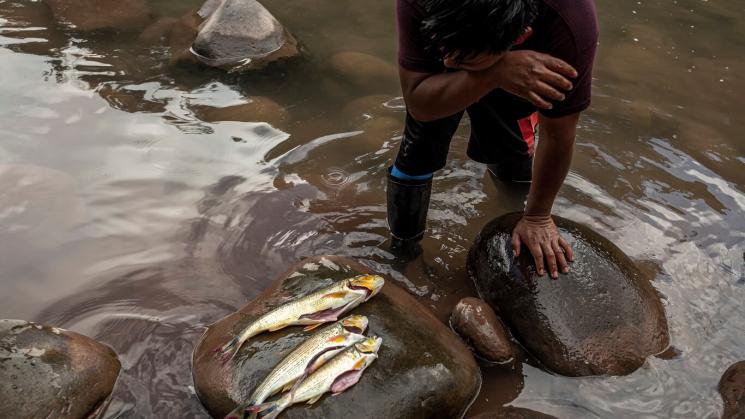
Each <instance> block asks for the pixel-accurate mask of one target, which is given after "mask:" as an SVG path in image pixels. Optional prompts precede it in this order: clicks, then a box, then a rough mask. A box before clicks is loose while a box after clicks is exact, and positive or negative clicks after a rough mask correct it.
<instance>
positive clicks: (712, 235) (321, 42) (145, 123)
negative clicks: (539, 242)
mask: <svg viewBox="0 0 745 419" xmlns="http://www.w3.org/2000/svg"><path fill="white" fill-rule="evenodd" d="M148 3H149V4H150V6H151V7H152V9H153V10H154V12H155V13H157V14H159V15H160V16H173V17H178V16H181V15H182V14H184V13H186V12H187V11H188V10H189V9H191V8H194V7H197V6H199V2H198V1H194V0H188V1H175V0H169V1H165V0H164V1H157V2H156V1H154V0H152V1H149V2H148ZM265 4H266V6H267V8H269V9H270V10H271V11H272V12H273V13H275V14H276V15H277V17H278V18H279V19H280V20H281V21H283V22H284V23H285V24H286V25H287V26H288V27H289V28H290V30H291V31H292V32H293V33H294V34H295V35H296V36H297V38H298V39H299V40H300V41H301V42H302V43H303V44H304V46H305V47H306V48H307V50H308V51H309V52H310V53H311V55H310V58H309V59H308V60H307V61H305V62H303V63H301V64H299V65H296V66H290V67H287V68H284V69H282V70H281V71H272V72H270V73H263V74H259V75H252V76H244V77H236V76H226V75H224V74H223V73H221V72H218V71H210V70H206V69H200V70H194V69H188V68H180V69H173V68H170V67H169V66H168V54H167V53H168V51H167V48H164V47H157V46H155V47H153V46H149V45H147V44H145V43H143V42H140V41H138V40H137V37H138V34H137V32H138V31H134V33H122V34H117V35H116V36H112V35H110V34H106V33H96V34H90V33H89V34H81V33H75V32H73V31H70V30H69V28H66V27H64V26H63V25H59V24H57V23H55V22H54V21H53V20H52V19H51V17H50V14H49V12H48V10H47V9H46V7H45V5H44V4H43V3H42V2H35V1H19V0H0V138H1V139H2V140H1V141H0V243H2V245H1V246H2V250H1V251H0V287H1V289H2V292H1V293H0V317H1V318H23V319H28V320H35V321H39V322H44V323H49V324H53V325H56V326H60V327H66V328H69V329H72V330H74V331H77V332H80V333H83V334H86V335H88V336H91V337H94V338H96V339H99V340H101V341H103V342H105V343H107V344H109V345H111V346H112V347H113V348H114V349H115V350H116V351H117V353H119V354H120V356H121V359H122V363H123V374H122V376H121V379H120V381H119V384H118V387H117V389H116V391H115V394H114V398H113V401H112V404H111V406H110V408H109V410H108V413H107V417H112V418H114V417H126V418H135V417H169V416H180V417H205V416H206V413H205V411H204V409H203V408H202V406H201V405H200V403H199V401H198V400H197V398H196V396H195V393H194V389H193V387H192V380H191V376H190V372H189V370H190V365H189V362H190V355H191V351H192V348H193V345H194V343H195V342H196V340H197V338H198V337H199V335H200V334H201V333H202V331H203V330H204V327H205V325H207V324H210V323H211V322H214V321H215V320H217V319H219V318H221V317H223V316H225V315H227V314H229V313H231V312H232V311H234V310H235V309H236V308H238V307H240V306H242V305H243V304H244V303H245V302H246V301H247V300H249V299H251V298H253V297H254V296H256V295H257V294H259V292H260V291H261V290H263V289H264V288H265V287H267V286H268V284H269V282H270V281H271V280H273V279H274V278H275V277H276V276H277V275H278V274H279V273H281V272H282V271H284V270H285V269H286V268H287V267H288V266H290V265H291V264H292V263H294V262H295V261H297V260H298V259H299V258H301V257H304V256H309V255H317V254H327V253H330V254H337V255H345V256H352V257H355V258H358V259H359V260H361V261H363V262H364V263H365V264H367V265H369V266H371V267H373V268H375V269H378V270H379V271H381V272H383V273H386V274H388V275H391V276H392V277H393V278H394V279H395V280H396V281H398V282H399V283H400V284H401V285H402V286H404V287H406V288H407V289H409V290H410V291H411V292H412V293H414V294H415V295H417V296H418V298H420V300H421V301H422V302H424V303H425V304H426V305H428V306H429V307H431V308H432V309H433V310H434V311H435V312H436V313H437V314H438V316H439V317H440V318H442V319H443V320H444V319H446V318H447V313H448V312H449V310H450V309H451V308H452V307H453V306H454V304H455V303H456V302H457V301H458V300H459V299H460V298H461V297H463V296H466V295H471V294H472V293H473V289H472V287H471V285H470V284H468V283H467V282H466V280H465V266H464V265H465V259H466V252H467V249H468V247H469V246H470V244H471V242H472V239H473V237H474V236H475V235H476V234H477V232H478V231H479V230H480V229H481V227H482V226H483V225H484V224H486V223H487V222H488V221H489V220H490V219H491V218H493V217H495V216H497V215H499V214H502V213H505V212H508V211H514V210H517V209H519V208H520V206H521V204H522V201H523V196H522V195H521V192H520V191H514V190H510V189H509V188H505V187H504V186H501V185H500V186H496V185H494V184H493V183H492V182H491V180H490V179H489V177H488V176H486V174H485V170H484V167H483V166H482V165H479V164H476V163H474V162H471V161H469V160H468V159H467V158H466V156H465V144H466V139H467V133H468V127H467V124H468V122H467V121H465V122H464V124H463V127H462V129H461V130H460V131H459V133H458V135H457V137H456V138H455V140H454V142H453V145H452V147H451V158H450V161H449V164H448V166H447V168H446V169H444V170H443V171H441V172H440V173H438V176H437V179H436V182H435V187H434V192H433V197H432V209H431V212H430V223H429V226H430V228H429V230H428V233H427V235H426V237H425V239H424V242H423V246H424V255H423V257H422V258H421V259H419V260H415V261H414V262H411V263H408V264H403V263H401V262H400V261H397V260H396V258H394V257H393V255H391V254H390V253H389V252H388V250H387V245H388V242H387V230H386V224H385V201H384V179H385V178H384V175H385V168H386V167H387V166H388V165H389V164H390V163H391V161H392V159H393V158H394V156H395V152H396V147H397V144H398V141H399V138H400V135H401V127H402V119H403V107H402V101H401V99H400V97H399V96H400V91H399V88H398V85H397V81H396V80H395V79H390V80H388V79H382V80H378V81H376V82H375V83H366V84H364V85H360V84H356V83H355V82H354V79H353V78H348V77H344V76H343V75H339V74H337V73H335V72H334V70H333V69H332V68H331V66H330V65H329V62H330V57H331V55H332V54H334V53H336V52H341V51H361V52H365V53H368V54H372V55H375V56H378V57H381V58H383V59H384V60H386V61H388V62H389V63H390V64H394V63H395V58H394V57H395V48H396V45H395V26H394V8H393V4H394V2H392V1H386V2H360V1H348V0H342V1H330V0H328V1H322V0H297V1H293V2H291V5H290V4H288V3H287V2H282V1H279V0H267V1H265ZM598 9H599V13H600V20H601V25H602V38H601V45H600V50H599V56H598V61H597V68H596V72H595V80H594V86H595V88H594V93H595V97H594V103H593V107H592V108H591V109H590V110H589V111H588V112H586V113H585V114H584V116H583V118H582V121H581V129H580V131H579V136H578V139H577V145H576V150H577V153H576V156H575V160H574V163H573V166H572V172H571V174H570V175H569V178H568V179H567V182H566V184H565V186H564V187H563V189H562V190H561V193H560V196H559V198H558V199H557V201H556V206H555V212H556V213H557V214H560V215H562V216H564V217H566V218H569V219H572V220H575V221H578V222H581V223H584V224H586V225H589V226H591V227H592V228H594V229H595V230H596V231H598V232H599V233H600V234H603V235H604V236H606V237H608V238H610V239H611V240H613V241H614V242H615V243H617V244H618V246H619V247H620V248H621V249H623V250H624V251H625V252H627V253H628V254H629V256H631V257H632V258H633V259H634V260H635V261H637V262H638V263H639V264H640V265H641V266H642V267H643V269H644V270H645V271H647V272H649V273H650V274H653V275H654V277H655V287H656V288H657V289H658V290H659V291H660V292H661V293H662V295H663V296H664V303H665V306H666V309H667V314H668V318H669V321H670V326H671V338H672V342H673V344H674V346H675V348H676V349H677V355H674V356H672V357H667V358H668V359H662V358H652V359H650V360H649V361H648V362H647V364H646V365H645V366H644V367H642V368H641V369H639V370H638V371H636V372H635V373H633V374H631V375H630V376H627V377H617V378H603V377H592V378H582V379H570V378H564V377H560V376H554V375H550V374H547V373H545V372H543V371H541V370H540V369H538V368H536V367H535V366H532V365H531V363H522V364H520V365H519V366H518V367H516V368H514V369H513V368H504V367H496V366H493V367H486V366H485V367H484V369H483V371H484V375H485V383H484V387H483V389H482V392H481V395H480V396H479V399H478V400H477V402H476V404H475V405H474V407H473V409H472V412H473V413H478V412H483V411H487V410H489V408H490V407H495V406H501V405H503V404H508V403H509V404H512V405H514V406H519V407H524V408H531V409H535V410H539V411H542V412H545V413H550V414H554V415H556V416H559V417H588V418H594V417H635V418H638V417H650V418H651V417H674V418H690V417H718V416H719V414H720V413H721V411H722V402H721V400H720V398H719V396H718V394H717V392H716V384H717V382H718V380H719V377H720V375H721V373H722V372H723V371H724V370H725V369H726V367H727V366H728V365H730V364H732V363H733V362H735V361H738V360H742V359H745V349H743V348H745V308H744V306H743V304H742V301H745V273H744V271H745V261H744V260H743V252H744V251H745V216H744V215H745V140H743V137H742V135H743V134H742V133H743V131H744V128H745V122H744V121H745V120H743V119H742V109H743V105H744V104H745V100H744V99H743V98H742V93H743V92H745V80H743V70H745V68H744V67H745V65H744V63H743V60H742V58H741V57H742V56H743V54H745V41H744V40H745V26H744V25H742V21H743V20H744V19H745V2H743V1H742V0H737V1H728V2H724V1H703V2H702V1H693V0H678V1H644V2H636V1H606V0H599V1H598ZM141 29H144V28H141ZM259 96H260V97H265V98H269V99H270V100H272V101H273V102H275V103H277V104H278V105H279V106H270V105H267V106H264V108H263V109H264V111H262V112H264V113H257V115H260V117H261V118H262V119H260V120H257V121H252V122H240V121H228V122H205V121H204V120H202V119H205V120H212V121H214V120H216V119H215V117H214V115H212V116H211V117H209V118H206V117H204V115H205V114H204V113H200V112H199V107H200V106H202V107H204V106H213V107H220V106H229V105H237V104H241V103H245V102H247V101H249V100H251V98H256V97H259ZM361 98H366V99H361ZM200 115H201V117H202V119H200ZM218 119H219V117H218ZM267 122H269V123H267Z"/></svg>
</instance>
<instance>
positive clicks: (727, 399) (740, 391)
mask: <svg viewBox="0 0 745 419" xmlns="http://www.w3.org/2000/svg"><path fill="white" fill-rule="evenodd" d="M719 394H721V395H722V400H724V413H723V414H722V419H745V361H740V362H738V363H736V364H734V365H732V366H731V367H729V368H727V371H725V372H724V375H722V379H721V380H720V381H719Z"/></svg>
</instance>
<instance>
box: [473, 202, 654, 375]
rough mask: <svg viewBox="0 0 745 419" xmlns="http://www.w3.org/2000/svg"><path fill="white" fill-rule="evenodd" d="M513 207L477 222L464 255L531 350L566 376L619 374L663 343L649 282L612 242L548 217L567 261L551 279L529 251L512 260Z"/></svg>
mask: <svg viewBox="0 0 745 419" xmlns="http://www.w3.org/2000/svg"><path fill="white" fill-rule="evenodd" d="M519 219H520V214H518V213H513V214H507V215H505V216H502V217H499V218H497V219H496V220H494V221H492V222H491V223H489V224H488V225H487V226H486V227H484V229H483V231H482V232H481V234H480V235H479V236H478V237H477V238H476V242H475V244H474V246H473V248H472V249H471V252H470V254H469V261H468V268H469V273H470V275H471V277H472V279H473V280H474V282H475V284H476V288H477V289H478V291H479V294H480V295H481V296H482V297H483V298H484V299H485V300H486V301H487V302H489V303H490V304H491V305H492V306H493V307H494V308H495V309H496V310H497V311H498V312H499V314H500V317H501V318H502V319H503V320H504V321H505V322H506V323H507V325H508V326H509V327H510V329H511V331H512V333H513V334H514V335H516V337H517V338H518V339H519V340H520V342H521V343H522V344H523V346H524V347H525V348H527V349H528V350H529V351H530V352H531V354H532V355H533V356H535V357H536V358H537V359H538V360H539V361H540V362H541V363H542V364H543V365H544V366H545V367H546V368H548V369H549V370H551V371H554V372H556V373H559V374H562V375H566V376H588V375H626V374H629V373H631V372H633V371H635V370H636V369H637V368H639V367H640V366H641V365H642V364H643V363H644V362H645V360H646V358H647V357H648V356H650V355H655V354H657V353H660V352H662V351H664V350H665V348H667V347H668V343H669V336H668V327H667V320H666V318H665V312H664V309H663V307H662V303H661V302H660V299H659V296H658V294H657V292H656V290H655V289H654V287H653V286H652V284H651V282H650V281H649V280H648V279H647V278H646V277H644V275H643V274H642V273H641V272H640V271H639V269H637V267H636V266H635V265H634V263H633V262H632V261H631V260H630V259H629V258H628V257H627V256H626V255H624V254H623V252H621V250H620V249H618V248H617V247H616V246H615V245H613V244H612V243H611V242H609V241H608V240H606V239H605V238H603V237H601V236H600V235H598V234H597V233H594V232H593V231H591V230H589V229H588V228H586V227H583V226H581V225H578V224H576V223H574V222H571V221H569V220H566V219H563V218H560V217H554V219H555V221H556V224H557V225H558V227H559V229H560V231H561V234H562V235H563V237H564V238H565V239H566V240H567V241H568V242H569V243H571V245H572V247H573V249H574V254H575V262H574V263H573V264H572V266H571V271H570V273H569V274H566V275H560V277H559V279H558V280H551V279H550V278H549V277H548V276H544V277H538V276H537V275H536V273H535V266H534V264H533V261H532V257H531V256H530V252H529V251H528V250H527V249H525V248H523V251H522V252H521V255H520V257H519V258H518V259H517V260H515V258H514V255H513V252H512V248H511V245H510V237H511V234H512V230H513V228H514V226H515V224H516V223H517V221H518V220H519Z"/></svg>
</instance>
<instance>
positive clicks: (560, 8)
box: [542, 0, 599, 44]
mask: <svg viewBox="0 0 745 419" xmlns="http://www.w3.org/2000/svg"><path fill="white" fill-rule="evenodd" d="M542 1H543V3H545V5H546V6H547V7H548V8H550V9H552V10H553V11H554V12H555V13H556V15H557V16H558V17H559V18H561V19H562V20H563V21H564V23H565V25H566V27H567V28H569V30H570V31H571V32H572V35H573V37H574V39H575V42H577V43H579V44H585V43H596V42H597V39H598V35H599V29H598V17H597V10H596V7H595V0H542Z"/></svg>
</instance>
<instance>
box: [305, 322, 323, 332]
mask: <svg viewBox="0 0 745 419" xmlns="http://www.w3.org/2000/svg"><path fill="white" fill-rule="evenodd" d="M322 324H323V323H316V324H311V325H308V326H305V327H304V328H303V330H304V331H306V332H310V331H311V330H314V329H316V328H317V327H318V326H320V325H322Z"/></svg>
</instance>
